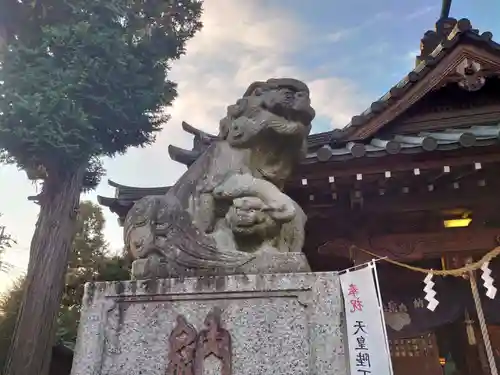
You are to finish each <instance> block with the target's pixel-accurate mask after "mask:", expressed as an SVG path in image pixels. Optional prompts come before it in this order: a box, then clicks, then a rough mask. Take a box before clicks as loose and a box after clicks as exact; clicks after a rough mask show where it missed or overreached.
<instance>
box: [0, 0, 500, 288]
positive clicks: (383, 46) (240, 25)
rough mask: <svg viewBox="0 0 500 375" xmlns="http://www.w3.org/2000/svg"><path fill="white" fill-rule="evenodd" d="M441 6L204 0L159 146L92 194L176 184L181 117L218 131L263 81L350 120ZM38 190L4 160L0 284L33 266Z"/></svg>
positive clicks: (121, 166) (477, 21)
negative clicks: (293, 83)
mask: <svg viewBox="0 0 500 375" xmlns="http://www.w3.org/2000/svg"><path fill="white" fill-rule="evenodd" d="M440 6H441V0H409V1H401V0H400V1H396V0H377V1H373V0H350V1H340V0H205V2H204V14H203V17H202V22H203V24H204V27H203V29H202V31H200V32H199V33H198V34H197V35H196V36H195V37H194V38H193V39H192V40H190V41H189V42H188V44H187V53H186V55H185V56H183V57H182V58H181V59H180V60H178V61H176V62H174V63H173V66H172V70H171V71H170V72H169V79H171V80H173V81H175V82H177V83H178V93H179V96H178V97H177V99H176V100H175V102H174V105H173V106H172V107H171V108H169V113H170V115H171V120H170V121H169V122H168V123H167V124H165V126H164V129H163V131H162V132H161V134H160V135H159V136H158V137H157V140H156V142H155V143H154V144H153V145H152V146H149V147H147V148H142V149H131V150H130V151H128V152H127V153H126V154H125V155H122V156H117V157H116V158H114V159H105V160H104V166H105V168H106V171H107V175H106V176H105V178H104V179H103V181H102V183H101V184H100V186H99V187H98V188H97V190H96V191H95V192H93V193H91V194H88V195H86V196H84V197H83V199H91V200H93V201H96V197H97V195H103V196H114V190H113V188H111V187H109V186H108V185H107V180H108V179H111V180H114V181H116V182H118V183H121V184H124V185H132V186H144V187H148V186H150V187H151V186H167V185H170V184H173V183H174V182H175V181H176V179H177V178H179V176H180V175H181V174H182V173H183V172H184V170H185V167H184V166H182V165H180V164H178V163H175V162H173V161H171V160H170V159H169V156H168V151H167V147H168V145H169V144H174V145H176V146H180V147H184V148H191V146H192V137H191V136H190V135H189V134H185V133H184V132H183V131H182V129H181V122H182V121H186V122H188V123H190V124H192V125H194V126H196V127H198V128H201V129H203V130H206V131H209V132H212V133H216V132H217V127H218V121H219V119H220V118H222V117H223V116H224V114H225V111H226V107H227V105H229V104H232V103H234V102H235V101H236V100H237V99H238V98H239V97H241V95H242V94H243V92H244V91H245V89H246V87H247V86H248V85H249V84H250V83H251V82H253V81H256V80H266V79H268V78H271V77H292V78H298V79H301V80H303V81H305V82H306V83H307V84H308V85H309V88H310V90H311V100H312V104H313V106H314V108H315V109H316V113H317V117H316V119H315V120H314V123H313V132H321V131H326V130H329V129H332V128H336V127H343V126H344V125H346V124H347V123H348V122H349V121H350V118H351V117H352V116H353V115H356V114H359V113H360V112H361V111H363V110H364V109H365V108H366V107H367V106H368V105H369V104H370V103H371V102H372V101H374V100H376V99H378V97H380V96H381V95H383V94H384V93H385V92H386V91H387V90H388V89H389V88H390V87H391V86H392V85H394V84H395V83H397V82H398V81H399V80H400V79H401V78H403V77H404V76H405V75H406V74H407V73H408V72H409V71H410V70H411V69H412V68H413V67H414V64H415V56H416V55H418V52H419V45H420V39H421V38H422V36H423V34H424V32H425V31H426V30H428V29H432V28H434V24H435V22H436V20H437V18H438V17H439V12H440ZM499 14H500V1H498V0H481V1H473V0H454V1H453V4H452V7H451V13H450V15H451V16H452V17H455V18H458V19H459V18H468V19H470V20H471V22H472V25H473V26H474V27H475V28H477V29H479V30H480V31H481V32H483V31H491V32H492V33H493V35H494V38H495V34H498V35H499V37H498V40H500V25H499V24H498V15H499ZM37 188H38V187H37V186H36V185H35V184H33V183H32V182H30V181H29V180H28V179H27V177H26V174H25V173H24V172H21V171H18V170H17V169H16V168H15V167H12V166H3V165H0V213H2V214H3V216H2V217H1V218H0V224H1V225H4V226H6V228H7V231H8V232H9V233H10V234H11V235H12V236H13V237H14V238H15V239H16V240H17V244H16V245H15V246H14V247H13V248H12V249H10V250H9V251H8V252H7V254H6V256H5V259H4V260H5V261H6V262H9V263H11V264H12V265H13V266H14V268H13V269H12V270H11V271H10V272H9V273H8V274H2V273H0V291H2V290H5V289H6V288H7V287H8V286H9V285H10V282H11V280H12V279H14V278H17V277H19V276H20V275H22V273H23V272H24V270H25V268H26V266H27V261H28V256H29V250H28V249H29V244H30V240H31V236H32V233H33V231H34V227H35V223H36V219H37V214H38V206H37V205H36V204H34V203H32V202H30V201H28V200H27V197H28V196H30V195H35V194H36V193H37ZM104 213H105V217H106V229H105V235H106V239H107V241H108V242H109V244H110V248H111V249H112V250H113V251H119V250H120V249H121V247H122V243H123V242H122V231H121V228H120V227H119V226H118V223H117V218H116V216H115V215H114V214H112V213H111V212H109V210H108V209H106V208H105V209H104Z"/></svg>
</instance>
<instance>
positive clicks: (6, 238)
mask: <svg viewBox="0 0 500 375" xmlns="http://www.w3.org/2000/svg"><path fill="white" fill-rule="evenodd" d="M1 216H2V214H0V217H1ZM14 243H15V241H14V239H13V238H12V237H11V236H10V235H9V234H7V232H6V231H5V227H4V226H2V225H1V224H0V272H7V271H8V270H9V269H10V268H11V265H10V264H8V263H6V262H4V261H3V259H2V256H3V255H4V252H5V250H6V249H8V248H10V247H11V246H12V245H13V244H14Z"/></svg>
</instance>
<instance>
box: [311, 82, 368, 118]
mask: <svg viewBox="0 0 500 375" xmlns="http://www.w3.org/2000/svg"><path fill="white" fill-rule="evenodd" d="M309 88H310V90H311V101H312V102H313V103H314V108H315V109H316V114H317V116H322V117H324V118H327V119H328V120H329V121H330V124H331V126H332V128H342V127H344V126H345V125H347V124H348V123H349V122H350V121H351V118H352V116H353V115H356V114H358V113H360V112H361V111H362V110H363V109H364V105H366V104H364V103H366V102H365V101H364V100H353V98H356V97H358V98H359V95H360V93H359V91H358V90H357V88H356V86H355V85H354V84H353V83H352V82H350V81H348V80H345V79H342V78H337V77H330V78H319V79H315V80H313V81H311V82H309Z"/></svg>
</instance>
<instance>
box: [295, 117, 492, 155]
mask: <svg viewBox="0 0 500 375" xmlns="http://www.w3.org/2000/svg"><path fill="white" fill-rule="evenodd" d="M315 136H316V137H315V138H313V140H314V142H315V143H317V144H319V143H320V142H324V143H323V146H321V147H319V148H316V150H315V151H312V150H311V151H310V152H309V153H308V155H307V158H306V160H305V161H304V163H306V164H308V163H312V162H316V161H322V162H324V161H344V160H348V159H353V158H359V157H364V156H366V157H377V156H384V155H394V154H399V153H407V154H409V153H417V152H423V151H435V150H452V149H456V148H461V147H477V146H489V145H492V144H496V143H499V144H500V124H494V125H482V126H472V127H468V128H460V129H454V128H452V129H446V130H444V131H435V132H421V133H417V134H404V135H398V134H396V135H391V137H390V138H388V139H380V138H373V139H372V140H371V141H370V142H369V143H367V144H364V143H354V142H348V143H347V144H346V145H345V146H343V147H340V148H337V147H332V146H331V145H330V143H332V137H330V138H329V139H328V135H327V134H326V133H321V134H316V135H315Z"/></svg>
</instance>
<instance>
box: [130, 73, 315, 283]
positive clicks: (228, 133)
mask: <svg viewBox="0 0 500 375" xmlns="http://www.w3.org/2000/svg"><path fill="white" fill-rule="evenodd" d="M314 115H315V112H314V110H313V109H312V107H311V104H310V98H309V90H308V88H307V86H306V85H305V84H304V83H302V82H300V81H297V80H294V79H270V80H268V81H267V82H255V83H253V84H252V85H250V87H249V88H248V89H247V91H246V92H245V94H244V95H243V98H242V99H239V100H238V101H237V102H236V104H235V105H231V106H229V107H228V110H227V115H226V117H224V118H223V119H222V120H221V121H220V129H219V136H218V139H217V141H215V142H213V143H212V144H211V145H210V146H209V147H208V149H207V150H206V151H205V152H204V153H203V154H202V155H201V156H200V157H199V158H198V159H197V160H196V162H195V163H194V164H193V165H191V166H190V167H189V169H188V170H187V171H186V173H185V174H184V175H183V176H182V177H181V178H180V179H179V180H178V181H177V183H176V184H175V185H174V186H173V187H172V188H171V189H170V190H169V191H168V192H167V194H165V195H164V196H149V197H145V198H143V199H141V200H139V201H138V202H136V204H135V205H134V207H133V208H132V209H131V210H130V212H129V213H128V215H127V217H126V219H125V224H124V236H125V244H126V246H127V248H128V250H129V251H130V253H131V254H132V255H133V256H134V257H135V258H136V259H137V260H136V261H135V262H134V263H135V264H134V267H133V271H132V272H133V276H135V277H136V278H145V277H152V276H162V277H176V276H186V275H207V274H212V275H213V274H230V273H237V272H245V271H248V269H252V267H253V268H254V269H255V264H256V259H257V258H259V257H260V256H265V255H266V254H283V253H288V252H292V253H297V252H300V251H301V250H302V245H303V240H304V224H305V220H306V218H305V215H304V213H303V211H302V210H301V208H300V207H299V206H298V205H297V204H296V203H295V202H294V201H293V200H292V199H291V198H290V197H288V196H287V195H286V194H284V193H283V192H282V189H283V187H284V183H285V180H286V179H287V178H288V177H289V176H290V174H291V172H292V169H293V167H294V166H295V165H296V164H297V163H298V162H299V160H300V159H301V157H302V156H303V155H304V152H305V150H306V138H307V135H308V134H309V131H310V129H311V121H312V119H313V118H314ZM266 267H268V266H265V265H264V266H262V267H260V268H259V269H257V270H256V271H257V272H266V271H269V270H268V269H266Z"/></svg>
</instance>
